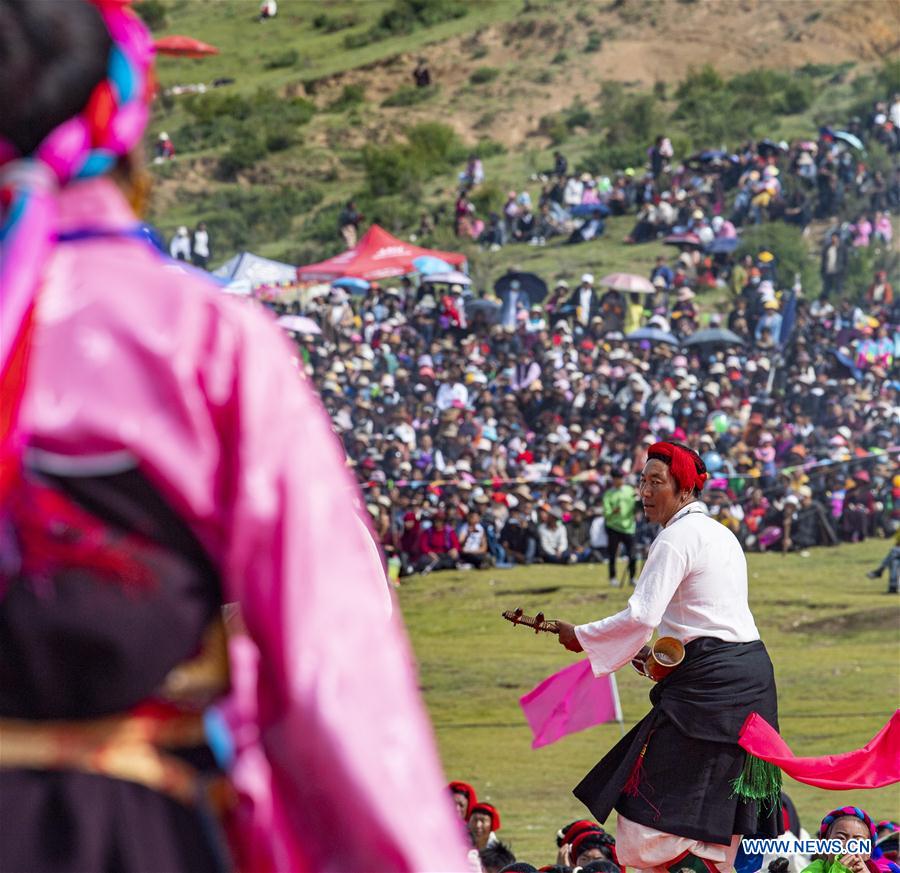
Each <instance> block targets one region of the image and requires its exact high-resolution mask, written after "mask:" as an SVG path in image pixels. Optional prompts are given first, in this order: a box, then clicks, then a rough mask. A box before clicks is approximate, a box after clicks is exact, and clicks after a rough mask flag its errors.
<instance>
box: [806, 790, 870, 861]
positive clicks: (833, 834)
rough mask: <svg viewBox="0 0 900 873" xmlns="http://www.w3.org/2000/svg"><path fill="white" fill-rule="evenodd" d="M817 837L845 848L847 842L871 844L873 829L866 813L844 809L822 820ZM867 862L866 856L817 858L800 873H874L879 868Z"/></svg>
mask: <svg viewBox="0 0 900 873" xmlns="http://www.w3.org/2000/svg"><path fill="white" fill-rule="evenodd" d="M818 836H819V839H821V840H840V841H841V843H842V844H843V845H844V846H845V847H846V845H847V843H848V842H849V841H850V840H871V841H872V842H873V843H874V842H875V826H874V824H872V819H871V818H869V815H868V813H867V812H865V810H862V809H860V808H859V807H858V806H843V807H840V808H839V809H835V810H832V811H831V812H829V813H828V815H826V816H825V818H823V819H822V824H821V826H820V827H819V834H818ZM869 858H870V855H869V853H857V852H853V853H847V854H840V855H839V854H834V855H825V856H820V857H818V858H816V859H815V860H814V861H813V862H812V864H810V865H809V866H808V867H807V868H806V869H805V870H804V871H803V873H848V871H849V873H870V871H871V873H876V871H877V870H878V868H877V866H876V865H875V864H874V863H872V862H871V861H870V860H869Z"/></svg>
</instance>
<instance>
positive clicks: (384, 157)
mask: <svg viewBox="0 0 900 873" xmlns="http://www.w3.org/2000/svg"><path fill="white" fill-rule="evenodd" d="M465 157H466V149H465V147H464V146H463V144H462V142H461V141H460V139H459V137H458V136H457V135H456V132H455V131H454V130H453V128H451V127H448V126H447V125H446V124H440V123H439V122H433V121H432V122H425V123H423V124H417V125H414V126H412V127H409V128H407V130H406V142H397V141H394V142H391V143H388V144H387V145H383V146H377V145H367V146H365V147H364V148H363V150H362V155H361V159H362V166H363V170H364V172H365V175H366V190H367V193H368V194H370V195H371V196H374V197H383V196H386V195H390V194H402V193H406V194H410V193H414V192H417V191H418V190H419V186H420V184H421V183H422V182H423V181H425V180H426V179H430V178H432V177H433V176H435V175H437V174H439V173H443V172H446V171H447V170H449V169H451V168H452V167H453V166H454V164H457V163H459V162H461V161H463V160H465Z"/></svg>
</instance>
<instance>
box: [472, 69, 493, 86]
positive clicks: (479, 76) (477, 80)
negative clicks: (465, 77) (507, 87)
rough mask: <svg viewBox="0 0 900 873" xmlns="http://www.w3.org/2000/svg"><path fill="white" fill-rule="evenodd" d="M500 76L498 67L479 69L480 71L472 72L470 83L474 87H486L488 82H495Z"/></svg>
mask: <svg viewBox="0 0 900 873" xmlns="http://www.w3.org/2000/svg"><path fill="white" fill-rule="evenodd" d="M499 75H500V70H498V69H497V68H496V67H478V69H476V70H473V71H472V74H471V75H470V76H469V82H470V83H471V84H472V85H485V84H487V83H488V82H493V81H494V79H496V78H497V76H499Z"/></svg>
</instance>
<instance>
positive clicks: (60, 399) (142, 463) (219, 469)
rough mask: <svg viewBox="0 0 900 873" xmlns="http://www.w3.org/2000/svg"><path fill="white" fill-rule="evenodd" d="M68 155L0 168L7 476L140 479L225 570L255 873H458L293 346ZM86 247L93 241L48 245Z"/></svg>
mask: <svg viewBox="0 0 900 873" xmlns="http://www.w3.org/2000/svg"><path fill="white" fill-rule="evenodd" d="M100 8H101V11H102V12H103V15H104V19H105V20H106V21H107V26H108V27H109V28H110V33H111V35H112V36H113V40H114V43H115V44H116V47H115V48H114V50H113V53H112V55H111V62H110V68H111V69H112V68H113V63H114V60H113V59H114V58H115V57H117V55H116V49H117V48H121V46H122V45H123V43H122V42H121V41H120V39H119V37H120V36H121V35H122V32H124V33H130V34H132V35H133V36H134V37H135V40H136V44H137V41H138V34H143V37H144V38H146V32H145V31H144V29H143V27H142V25H140V23H139V22H138V21H137V19H136V18H135V17H134V16H133V15H132V14H131V13H130V11H129V10H127V9H126V8H124V7H123V6H122V5H121V4H100ZM120 31H121V32H120ZM147 57H148V58H149V49H148V54H147ZM114 114H115V113H114ZM111 123H112V122H111ZM63 127H66V125H62V126H61V127H60V128H57V132H58V131H59V130H61V129H62V128H63ZM77 127H78V125H73V126H70V128H69V129H71V130H73V131H75V133H73V137H74V138H77V133H78V131H77V130H76V128H77ZM140 128H141V124H137V127H136V130H137V133H136V135H137V136H139V133H140ZM82 132H83V131H82ZM133 132H134V131H133ZM55 133H56V132H54V133H53V134H51V135H50V137H49V138H48V139H50V138H53V137H54V135H55ZM81 143H82V145H86V141H85V140H84V138H83V137H82V140H81ZM123 146H124V141H123ZM41 149H44V146H41ZM64 151H65V149H63V148H62V145H61V146H60V153H62V152H64ZM93 151H94V150H93V149H91V150H90V152H93ZM101 151H102V149H101ZM76 153H77V155H79V156H80V158H83V159H84V161H83V162H82V164H81V169H80V170H79V169H78V166H79V164H78V160H77V159H76V158H74V157H73V155H75V154H76ZM115 153H116V154H118V153H119V152H118V151H117V152H115ZM54 154H55V153H54ZM66 154H68V155H69V158H68V164H67V166H69V167H70V170H71V172H70V173H69V174H68V179H71V180H73V181H75V180H77V184H71V185H66V181H68V180H67V179H66V176H65V174H62V175H59V174H57V173H56V169H54V171H53V172H52V173H51V172H50V171H49V170H48V169H47V168H48V167H49V166H50V164H51V163H54V161H55V158H51V157H49V155H50V152H49V151H48V161H49V163H45V162H44V161H43V159H41V160H40V161H28V160H21V159H18V158H16V156H15V155H12V154H11V152H10V150H9V148H8V147H7V148H6V149H5V152H4V156H3V158H2V159H0V160H3V161H4V162H5V163H6V165H7V169H9V168H10V167H11V168H12V170H14V171H15V173H20V172H21V174H22V175H19V176H16V179H18V181H16V182H15V184H10V182H9V179H10V178H12V176H7V177H6V179H5V182H4V184H6V186H7V191H8V192H9V194H10V196H9V197H8V198H7V200H6V201H5V202H6V203H7V204H10V205H9V207H8V208H7V209H6V211H5V212H4V216H3V220H4V224H3V226H2V230H0V233H2V234H3V235H2V239H0V245H2V249H0V259H2V269H0V276H3V277H4V284H3V285H2V292H3V295H2V303H3V309H2V314H3V315H4V319H3V320H4V334H3V337H4V358H3V360H2V367H3V370H2V374H3V379H4V383H3V389H4V391H3V394H4V402H5V401H6V400H7V399H8V396H9V395H8V393H7V389H8V388H9V387H11V386H12V382H11V381H7V380H8V379H9V378H10V375H11V374H13V375H16V373H15V372H14V371H13V370H12V369H11V368H10V363H11V362H13V361H15V360H16V350H17V349H21V348H23V347H24V345H23V342H22V340H23V338H25V337H26V336H27V330H26V327H25V325H26V324H27V323H28V318H27V316H28V315H29V314H30V313H34V315H33V319H32V321H31V324H32V328H31V331H32V341H31V346H30V351H29V354H28V356H27V361H28V372H27V383H24V382H22V383H17V384H16V386H15V387H16V392H17V393H16V403H15V405H13V404H8V405H7V406H6V407H5V408H4V410H3V412H4V415H5V416H6V418H5V419H4V421H3V424H4V425H5V427H6V430H5V431H4V432H3V433H2V446H3V448H4V450H6V451H7V457H8V458H13V459H15V460H16V467H17V465H18V456H19V454H20V453H21V450H22V447H23V446H24V444H25V441H26V438H27V444H28V448H29V450H31V451H36V452H43V453H44V454H45V455H46V456H47V457H53V458H55V459H56V461H55V462H54V463H57V464H59V465H63V466H65V468H66V469H72V470H77V469H79V467H81V468H85V467H86V466H90V465H96V463H97V460H98V459H103V458H106V459H109V458H118V459H120V460H121V459H123V458H128V459H130V462H131V463H133V464H134V465H136V466H137V467H138V469H139V470H140V471H141V473H142V474H144V475H145V476H146V478H147V479H148V481H150V482H151V483H152V484H153V485H154V487H155V488H156V489H158V491H159V492H160V494H161V495H162V496H163V497H164V498H165V499H166V500H167V501H168V503H169V504H170V505H171V506H172V507H173V508H174V509H175V510H176V511H177V512H178V513H179V514H180V515H181V517H182V518H183V519H184V520H185V521H186V522H187V523H188V524H189V525H190V526H191V528H192V529H193V531H194V532H195V534H196V535H197V537H198V538H199V540H200V541H201V543H202V544H203V545H204V547H205V549H206V551H207V553H208V554H209V556H210V557H211V559H212V560H213V562H214V563H215V564H216V565H217V566H218V567H219V568H220V570H221V574H222V585H223V598H224V600H226V601H234V602H239V603H240V605H241V610H242V614H243V618H244V622H245V624H246V626H247V629H248V633H249V635H248V637H247V640H246V643H247V645H252V647H254V648H255V650H256V653H257V658H255V659H254V658H252V657H249V658H248V657H242V658H241V659H240V661H239V663H236V664H235V668H236V680H237V677H238V676H240V679H239V684H240V688H239V689H238V691H240V690H241V689H242V690H243V692H244V697H243V700H244V701H245V702H246V700H247V695H248V694H249V695H250V697H251V698H252V697H254V696H255V707H251V709H255V712H253V713H252V714H251V718H252V724H250V725H249V734H244V735H243V736H242V737H241V751H242V752H245V753H246V754H245V755H244V757H243V758H241V755H240V754H239V756H238V757H239V760H238V768H237V771H236V774H235V777H236V778H235V782H236V787H237V790H238V793H239V794H240V796H241V800H242V807H241V814H240V815H239V816H238V818H237V822H236V826H237V827H236V830H235V833H234V834H232V836H235V837H236V842H237V845H238V856H239V858H240V859H241V862H242V863H243V864H244V866H246V867H247V869H254V870H256V871H269V870H282V871H288V870H290V871H292V873H295V871H296V873H300V871H307V870H309V871H311V870H316V871H327V870H347V869H356V870H371V871H382V870H383V871H419V870H426V869H427V870H433V871H442V870H447V871H451V870H462V869H465V868H466V860H465V849H464V846H463V843H462V841H461V837H460V834H459V830H458V822H457V819H456V816H455V815H454V812H453V808H452V803H451V801H450V798H449V797H448V796H447V793H446V791H445V788H444V785H445V780H444V778H443V775H442V773H441V771H440V766H439V764H438V759H437V755H436V751H435V747H434V741H433V737H432V734H431V729H430V725H429V723H428V720H427V718H426V715H425V711H424V708H423V706H422V703H421V700H420V698H419V694H418V691H417V687H416V676H415V671H414V667H413V660H412V657H411V653H410V651H409V648H408V644H407V642H406V638H405V634H404V631H403V628H402V626H401V624H400V622H399V621H398V619H397V617H396V616H395V615H393V614H392V612H393V610H392V604H391V599H390V593H389V589H388V586H387V583H386V581H385V578H384V571H383V569H382V566H381V562H380V559H379V555H378V552H377V548H376V546H375V543H374V541H373V538H372V535H371V533H370V531H369V530H368V528H367V526H366V523H365V521H364V520H363V519H362V517H361V515H360V511H359V505H360V500H359V495H358V491H357V489H356V486H355V485H354V483H353V482H352V480H351V478H350V476H349V473H348V472H347V470H346V468H345V465H344V457H343V453H342V451H341V449H340V446H339V443H338V442H337V440H336V438H335V436H334V434H333V432H332V430H331V426H330V421H329V420H328V417H327V415H326V413H325V412H324V410H323V409H322V407H321V405H320V403H319V401H318V400H317V399H316V397H315V396H314V394H313V392H312V391H311V389H310V387H309V386H308V384H307V383H306V382H305V381H304V380H303V379H301V378H300V377H299V376H298V374H297V370H296V366H295V362H294V361H293V358H292V352H291V349H290V346H289V344H288V342H287V341H286V340H285V338H284V337H283V336H282V334H281V332H280V331H279V329H278V328H277V327H276V326H275V325H274V323H273V322H272V320H271V319H270V318H269V317H268V316H267V315H266V314H264V313H263V312H261V311H258V310H257V309H256V308H255V307H248V306H246V305H244V304H241V303H235V302H234V301H231V300H228V299H225V298H224V297H223V295H221V294H220V293H219V292H218V291H217V290H216V289H215V288H214V287H212V286H211V285H210V284H209V283H208V282H207V281H206V280H205V279H203V278H201V277H200V276H199V275H192V274H189V273H187V272H185V271H182V270H179V269H176V268H172V267H170V266H166V265H164V264H163V263H162V262H161V260H160V258H159V255H158V254H157V253H156V252H155V251H154V250H152V249H151V248H150V247H149V246H148V245H147V244H145V243H144V242H142V241H141V240H139V239H136V238H134V236H133V234H132V233H130V231H132V230H133V229H134V227H135V224H136V219H135V216H134V214H133V212H132V211H131V209H130V208H129V206H128V204H127V202H126V201H125V198H124V197H123V195H122V193H121V191H120V190H119V189H118V187H117V186H116V185H115V183H114V182H113V181H112V180H110V179H107V178H90V177H91V176H97V175H102V172H98V173H94V172H84V170H85V167H86V166H87V167H88V169H89V168H90V165H89V164H85V163H84V162H85V161H88V160H89V159H90V155H88V156H87V157H86V156H85V153H84V151H83V150H82V151H79V150H78V149H73V150H72V151H71V152H66ZM101 157H102V158H104V159H105V160H106V161H107V165H106V166H107V168H108V167H109V166H110V165H111V164H110V163H109V155H105V156H101ZM10 158H16V159H15V161H11V160H10ZM56 163H59V162H56ZM0 172H2V169H0ZM27 173H31V174H32V177H33V178H32V181H31V182H29V181H28V179H27V178H26V177H25V174H27ZM54 175H55V176H56V182H54V181H53V176H54ZM34 180H37V181H34ZM32 183H33V184H32ZM84 228H91V229H97V230H101V231H103V233H102V234H100V235H98V236H96V237H95V238H90V239H85V240H83V241H81V242H78V243H77V244H65V245H55V244H54V242H53V239H54V237H55V235H56V234H57V233H60V234H63V233H77V232H78V231H79V230H83V229H84ZM29 229H30V232H32V233H36V232H37V231H40V235H39V238H38V237H35V238H30V237H29ZM32 258H37V260H31V259H32ZM45 265H46V266H45ZM38 266H41V267H44V266H45V269H44V272H43V274H42V275H40V276H38V275H37V269H36V268H37V267H38ZM6 280H9V284H7V281H6ZM38 280H40V294H39V295H38V294H37V293H36V289H37V287H38ZM12 283H15V284H12ZM9 313H17V315H16V316H15V318H16V321H15V322H11V321H7V320H6V315H8V314H9ZM6 339H9V340H10V341H12V340H15V343H14V344H13V347H12V348H11V347H10V346H7V345H6V342H5V341H6ZM22 359H23V360H24V359H25V356H23V357H22ZM24 377H25V373H24V372H19V373H18V374H17V378H19V379H23V380H24ZM23 392H24V393H23ZM20 395H21V409H20V412H19V413H18V414H17V415H16V414H13V413H15V412H16V407H18V398H19V396H20ZM7 469H11V468H7ZM13 469H14V468H13ZM0 505H2V504H0ZM248 689H249V690H248ZM244 727H248V725H247V724H246V723H245V724H244ZM398 809H402V810H404V814H403V815H402V816H401V815H398V814H397V810H398ZM411 835H412V836H411Z"/></svg>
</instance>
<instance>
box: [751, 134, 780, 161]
mask: <svg viewBox="0 0 900 873" xmlns="http://www.w3.org/2000/svg"><path fill="white" fill-rule="evenodd" d="M756 151H757V152H758V153H759V155H760V156H761V157H763V158H768V157H771V156H772V155H778V154H781V152H783V151H784V149H783V148H782V146H781V144H780V143H777V142H775V141H774V140H771V139H769V138H768V137H766V139H761V140H760V141H759V142H758V143H757V144H756Z"/></svg>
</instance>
